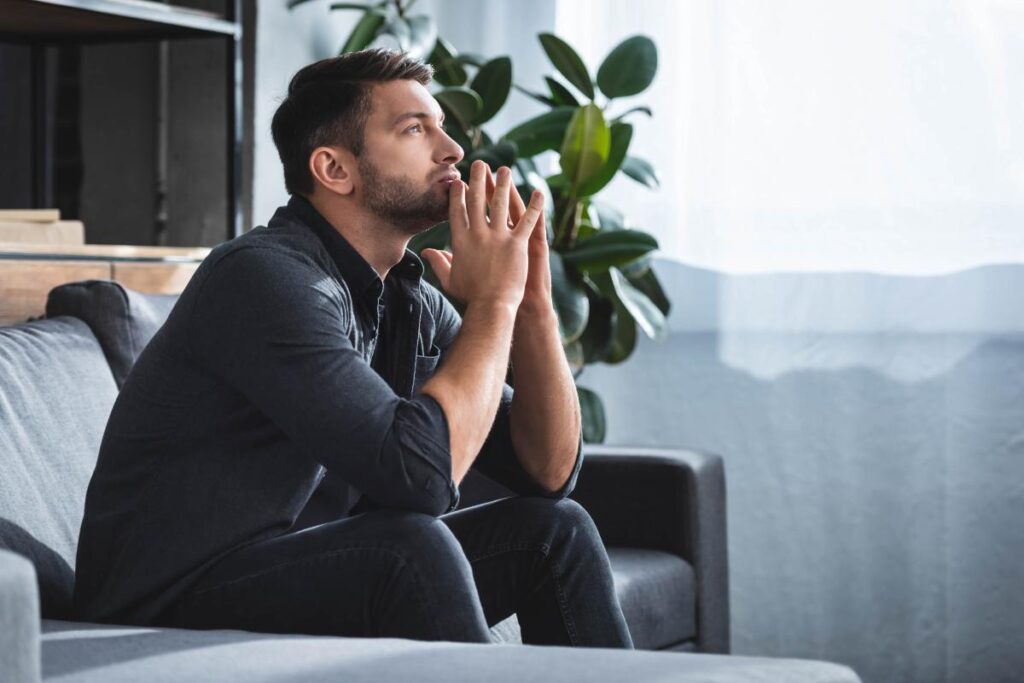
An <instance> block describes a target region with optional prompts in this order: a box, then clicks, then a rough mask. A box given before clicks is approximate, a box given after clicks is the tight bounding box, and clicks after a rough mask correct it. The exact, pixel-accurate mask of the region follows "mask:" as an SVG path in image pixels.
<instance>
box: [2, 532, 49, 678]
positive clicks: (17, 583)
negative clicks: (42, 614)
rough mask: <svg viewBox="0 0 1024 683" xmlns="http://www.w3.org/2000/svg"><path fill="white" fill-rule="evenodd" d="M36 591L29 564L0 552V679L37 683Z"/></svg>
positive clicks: (37, 605) (37, 628)
mask: <svg viewBox="0 0 1024 683" xmlns="http://www.w3.org/2000/svg"><path fill="white" fill-rule="evenodd" d="M39 628H40V626H39V592H38V591H37V590H36V573H35V569H34V568H33V567H32V563H31V562H29V561H28V560H26V559H25V558H24V557H22V556H20V555H18V554H16V553H12V552H9V551H7V550H0V680H3V681H4V683H35V682H36V681H38V680H39V658H40V642H39Z"/></svg>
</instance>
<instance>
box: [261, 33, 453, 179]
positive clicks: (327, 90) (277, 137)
mask: <svg viewBox="0 0 1024 683" xmlns="http://www.w3.org/2000/svg"><path fill="white" fill-rule="evenodd" d="M433 77H434V67H433V66H431V65H430V64H428V63H425V62H423V61H422V60H419V59H415V58H412V57H410V56H409V55H408V54H407V53H405V52H395V51H393V50H386V49H384V48H370V49H367V50H360V51H358V52H349V53H346V54H343V55H341V56H339V57H331V58H329V59H322V60H320V61H319V62H314V63H312V64H310V65H308V66H305V67H303V68H302V69H300V70H299V71H298V73H296V74H295V75H294V76H292V80H291V82H290V83H289V84H288V95H287V97H285V99H284V100H283V101H282V102H281V104H280V106H278V108H277V111H276V112H274V119H273V121H272V122H271V124H270V131H271V134H272V135H273V137H274V145H276V146H277V153H278V155H280V157H281V163H282V164H283V165H284V186H285V189H287V190H288V193H289V194H299V193H304V194H309V193H312V192H313V176H312V175H311V174H310V172H309V155H310V154H312V153H313V150H314V149H316V148H317V147H321V146H323V145H340V146H342V147H344V148H345V149H347V150H349V151H350V152H352V154H354V155H355V156H357V157H358V156H359V155H360V154H362V152H363V142H364V140H363V138H364V132H365V128H366V121H367V119H369V117H370V110H371V107H372V100H371V95H372V92H373V90H372V85H373V84H375V83H383V82H386V81H396V80H403V79H408V80H415V81H418V82H419V83H420V84H422V85H424V86H426V85H427V84H428V83H430V81H431V80H432V79H433Z"/></svg>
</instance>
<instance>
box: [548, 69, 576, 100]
mask: <svg viewBox="0 0 1024 683" xmlns="http://www.w3.org/2000/svg"><path fill="white" fill-rule="evenodd" d="M544 80H545V81H546V82H547V84H548V90H550V91H551V99H553V100H554V101H555V103H557V104H558V105H565V106H569V107H578V106H580V103H579V102H578V101H577V100H576V98H575V97H574V96H573V94H572V93H571V92H569V89H568V88H566V87H565V86H564V85H562V84H561V83H559V82H558V81H556V80H555V79H553V78H551V77H550V76H545V77H544Z"/></svg>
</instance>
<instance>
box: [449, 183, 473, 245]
mask: <svg viewBox="0 0 1024 683" xmlns="http://www.w3.org/2000/svg"><path fill="white" fill-rule="evenodd" d="M448 224H449V225H450V226H451V233H452V241H453V242H454V241H455V240H459V241H460V242H461V241H462V236H463V235H464V234H465V233H466V231H467V230H468V229H469V215H468V213H467V210H466V183H464V182H462V180H461V179H458V178H456V179H455V182H453V183H452V185H451V187H450V188H449V189H448Z"/></svg>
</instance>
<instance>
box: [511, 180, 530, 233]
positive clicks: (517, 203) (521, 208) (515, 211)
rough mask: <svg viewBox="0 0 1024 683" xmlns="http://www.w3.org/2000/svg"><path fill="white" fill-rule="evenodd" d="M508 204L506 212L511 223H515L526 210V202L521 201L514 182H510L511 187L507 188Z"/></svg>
mask: <svg viewBox="0 0 1024 683" xmlns="http://www.w3.org/2000/svg"><path fill="white" fill-rule="evenodd" d="M508 198H509V205H508V214H509V218H510V219H511V220H512V224H513V225H515V224H516V223H518V222H519V219H520V218H522V216H523V213H525V212H526V204H524V203H523V198H522V196H520V194H519V188H517V187H516V185H515V183H512V187H511V188H509V195H508Z"/></svg>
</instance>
